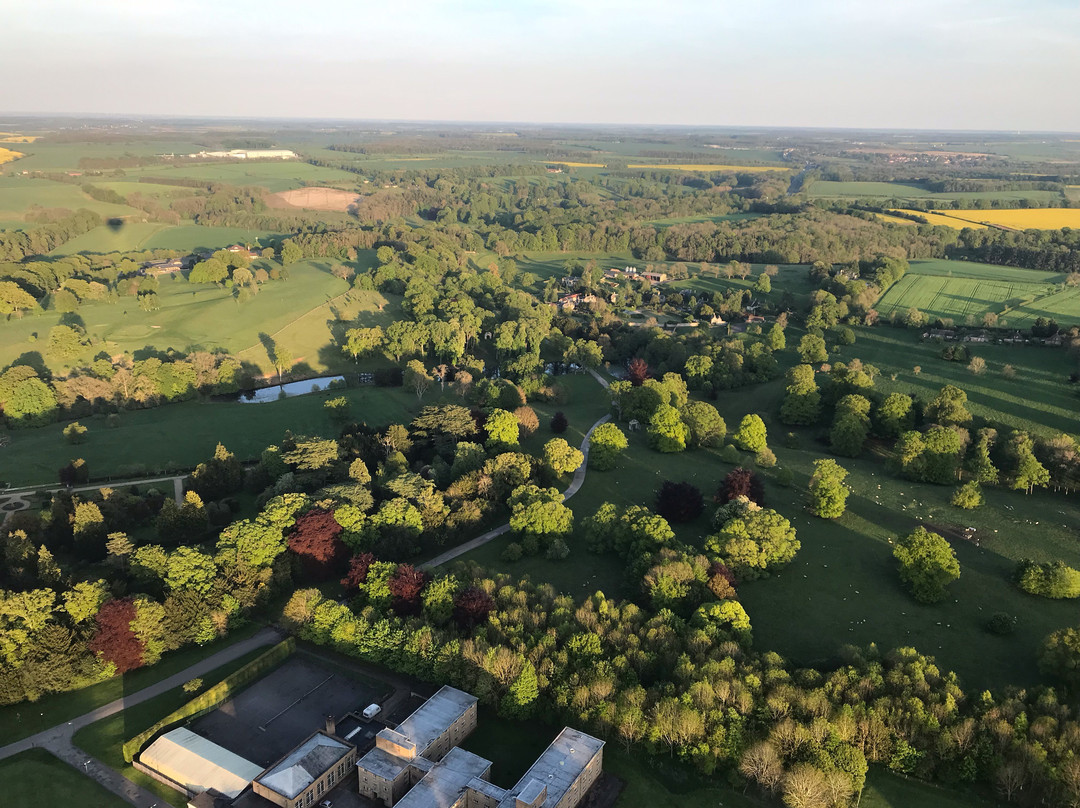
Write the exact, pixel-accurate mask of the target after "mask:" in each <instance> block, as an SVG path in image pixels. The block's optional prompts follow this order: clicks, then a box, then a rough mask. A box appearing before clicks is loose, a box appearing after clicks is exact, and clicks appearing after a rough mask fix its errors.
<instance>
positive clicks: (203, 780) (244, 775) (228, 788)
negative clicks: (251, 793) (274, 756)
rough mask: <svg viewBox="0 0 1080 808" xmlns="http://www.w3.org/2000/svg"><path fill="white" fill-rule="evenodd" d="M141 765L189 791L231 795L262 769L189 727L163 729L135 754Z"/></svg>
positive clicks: (243, 786)
mask: <svg viewBox="0 0 1080 808" xmlns="http://www.w3.org/2000/svg"><path fill="white" fill-rule="evenodd" d="M139 760H140V761H141V762H142V764H143V765H144V766H147V767H149V768H151V769H153V770H154V771H156V772H159V773H160V774H163V775H164V776H165V777H168V778H169V779H170V780H172V781H174V782H176V783H179V784H180V785H182V786H184V787H186V788H187V789H188V791H190V792H192V793H196V794H197V793H199V792H201V791H207V790H209V789H211V788H212V789H215V790H217V791H219V792H221V793H222V794H225V795H227V796H229V797H235V796H236V795H237V794H239V793H240V792H241V791H243V790H244V789H245V788H246V787H247V786H248V784H249V783H250V782H251V781H252V780H253V779H255V778H256V777H257V776H258V775H259V772H261V771H262V769H261V768H260V767H259V766H257V765H255V764H254V763H252V762H251V761H249V760H245V759H244V758H242V757H240V756H239V755H237V754H235V753H233V752H230V751H229V750H228V749H225V748H224V747H221V746H218V745H217V744H216V743H214V742H213V741H209V740H207V739H206V738H203V737H202V736H200V735H196V734H195V733H194V732H192V731H191V730H189V729H186V728H184V727H179V728H177V729H174V730H172V731H170V732H166V733H165V734H164V735H162V736H161V737H160V738H158V739H157V740H156V741H154V742H153V743H152V744H150V746H148V747H147V748H146V749H145V750H143V752H142V754H140V755H139Z"/></svg>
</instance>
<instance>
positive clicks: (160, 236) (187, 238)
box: [142, 224, 276, 252]
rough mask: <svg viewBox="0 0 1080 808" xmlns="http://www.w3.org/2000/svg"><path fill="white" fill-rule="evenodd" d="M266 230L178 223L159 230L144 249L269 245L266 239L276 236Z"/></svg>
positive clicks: (191, 250)
mask: <svg viewBox="0 0 1080 808" xmlns="http://www.w3.org/2000/svg"><path fill="white" fill-rule="evenodd" d="M275 235H276V234H273V233H270V232H268V231H266V230H247V229H245V228H242V227H202V226H200V225H197V224H187V225H184V224H182V225H177V226H176V227H165V228H162V229H161V230H158V231H157V232H156V233H154V234H153V235H152V236H150V238H148V239H147V240H146V243H145V244H143V246H142V249H144V250H181V251H186V252H193V251H195V250H201V249H215V248H217V247H228V246H229V245H230V244H251V245H262V246H264V247H265V246H267V242H266V241H264V239H267V238H270V237H273V236H275Z"/></svg>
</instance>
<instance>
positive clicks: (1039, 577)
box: [1016, 559, 1080, 600]
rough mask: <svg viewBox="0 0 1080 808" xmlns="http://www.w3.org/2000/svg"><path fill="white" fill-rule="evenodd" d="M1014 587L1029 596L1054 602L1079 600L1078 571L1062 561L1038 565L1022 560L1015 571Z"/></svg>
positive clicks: (1079, 582)
mask: <svg viewBox="0 0 1080 808" xmlns="http://www.w3.org/2000/svg"><path fill="white" fill-rule="evenodd" d="M1016 585H1017V586H1018V587H1020V589H1021V590H1023V591H1024V592H1027V593H1028V594H1029V595H1040V596H1042V597H1044V598H1053V599H1055V600H1061V599H1071V598H1080V570H1075V569H1073V568H1072V567H1070V566H1068V565H1066V564H1065V562H1064V561H1050V562H1047V563H1045V564H1038V563H1036V562H1034V561H1030V560H1028V559H1024V560H1023V561H1021V562H1020V564H1019V565H1018V567H1017V570H1016Z"/></svg>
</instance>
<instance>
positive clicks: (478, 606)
mask: <svg viewBox="0 0 1080 808" xmlns="http://www.w3.org/2000/svg"><path fill="white" fill-rule="evenodd" d="M494 608H495V600H494V598H492V597H491V595H489V594H488V593H487V592H485V591H484V590H483V589H480V588H479V587H476V586H470V587H468V588H467V589H464V590H462V591H461V592H459V593H458V595H457V596H456V597H455V598H454V609H453V616H454V622H456V623H457V624H458V626H459V627H461V628H463V629H471V628H474V627H475V626H478V625H480V624H481V623H486V622H487V619H488V615H489V614H490V613H491V610H492V609H494Z"/></svg>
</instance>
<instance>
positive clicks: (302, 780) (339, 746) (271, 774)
mask: <svg viewBox="0 0 1080 808" xmlns="http://www.w3.org/2000/svg"><path fill="white" fill-rule="evenodd" d="M350 748H351V747H349V746H347V745H346V744H343V743H342V742H341V741H339V740H336V739H334V738H331V737H330V736H329V735H327V734H326V733H325V732H316V733H315V734H314V735H312V736H311V737H310V738H308V739H307V740H306V741H304V742H303V743H302V744H300V745H299V746H298V747H296V748H295V749H293V750H292V751H291V752H290V753H289V754H288V755H286V756H285V757H284V758H282V759H281V760H280V761H279V762H278V763H277V764H276V765H275V766H274V767H273V768H271V769H267V770H266V771H265V772H263V773H262V774H260V775H259V776H258V777H257V778H255V779H256V781H257V782H259V783H262V784H263V785H264V786H266V787H267V788H269V789H271V790H272V791H274V792H276V793H278V794H280V795H281V796H283V797H286V798H288V799H290V800H291V799H293V798H294V797H296V796H297V795H298V794H300V793H301V792H302V791H303V790H304V789H305V788H307V787H308V786H310V785H311V784H312V783H314V782H315V781H316V780H318V779H319V777H321V776H322V775H323V774H324V773H325V772H326V771H328V770H329V769H331V768H332V767H333V766H334V764H335V763H337V762H338V761H339V760H341V759H342V758H343V757H345V755H347V754H348V753H349V749H350Z"/></svg>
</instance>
